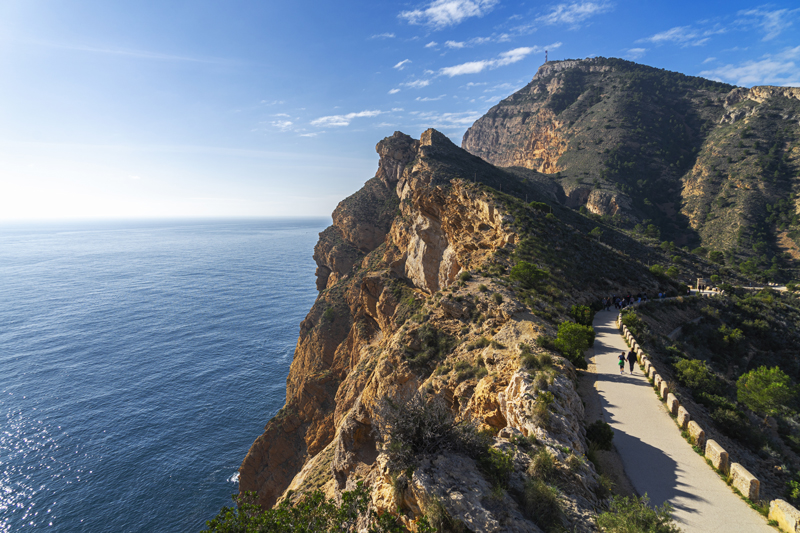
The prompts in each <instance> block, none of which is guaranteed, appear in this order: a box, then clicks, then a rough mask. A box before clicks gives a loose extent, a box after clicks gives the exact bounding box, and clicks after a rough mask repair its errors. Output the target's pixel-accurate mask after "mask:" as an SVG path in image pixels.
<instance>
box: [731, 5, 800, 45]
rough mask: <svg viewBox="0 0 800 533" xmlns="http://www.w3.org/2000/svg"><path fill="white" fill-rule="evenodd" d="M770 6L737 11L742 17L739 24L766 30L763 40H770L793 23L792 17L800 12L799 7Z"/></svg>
mask: <svg viewBox="0 0 800 533" xmlns="http://www.w3.org/2000/svg"><path fill="white" fill-rule="evenodd" d="M767 7H769V6H760V7H757V8H756V9H747V10H742V11H739V12H738V13H737V15H739V16H740V17H746V18H742V19H738V20H737V21H736V24H737V25H740V26H753V27H756V28H759V29H760V30H761V31H763V32H764V38H763V39H762V40H764V41H769V40H772V39H774V38H775V37H777V36H778V35H780V34H781V32H783V31H784V30H785V29H787V28H789V27H790V26H791V25H792V18H793V17H794V16H795V15H797V14H798V13H800V8H798V9H774V10H772V11H770V10H768V9H767Z"/></svg>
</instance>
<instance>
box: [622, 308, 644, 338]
mask: <svg viewBox="0 0 800 533" xmlns="http://www.w3.org/2000/svg"><path fill="white" fill-rule="evenodd" d="M622 324H623V325H624V326H625V327H627V328H628V329H629V330H630V332H631V334H632V335H633V336H634V337H637V338H640V337H641V336H642V335H644V332H645V323H644V321H643V320H642V319H641V318H639V315H637V314H636V312H635V311H631V310H628V311H623V312H622Z"/></svg>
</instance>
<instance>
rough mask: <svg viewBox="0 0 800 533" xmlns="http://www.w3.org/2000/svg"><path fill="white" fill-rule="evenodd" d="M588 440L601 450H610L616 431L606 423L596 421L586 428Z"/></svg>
mask: <svg viewBox="0 0 800 533" xmlns="http://www.w3.org/2000/svg"><path fill="white" fill-rule="evenodd" d="M586 439H587V440H588V441H589V442H590V443H591V444H593V445H595V446H596V447H597V448H599V449H601V450H610V449H611V443H612V441H613V440H614V430H613V429H611V426H610V425H608V424H607V423H606V422H604V421H602V420H596V421H595V422H592V423H591V424H589V425H588V426H587V427H586Z"/></svg>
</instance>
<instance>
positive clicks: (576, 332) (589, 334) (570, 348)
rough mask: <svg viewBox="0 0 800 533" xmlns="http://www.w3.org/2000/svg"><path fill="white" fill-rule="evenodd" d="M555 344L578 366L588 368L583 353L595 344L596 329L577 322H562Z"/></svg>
mask: <svg viewBox="0 0 800 533" xmlns="http://www.w3.org/2000/svg"><path fill="white" fill-rule="evenodd" d="M555 344H556V347H557V348H558V350H559V351H560V352H561V353H562V354H564V355H565V356H566V357H567V358H568V359H569V360H570V362H571V363H572V364H573V365H575V367H576V368H584V369H585V368H588V366H589V365H588V364H587V363H586V359H585V358H584V356H583V353H584V352H585V351H586V350H588V349H589V348H590V347H591V346H592V345H593V344H594V329H592V327H591V326H582V325H580V324H576V323H575V322H562V323H561V324H559V325H558V335H557V336H556V342H555Z"/></svg>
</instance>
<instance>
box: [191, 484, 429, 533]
mask: <svg viewBox="0 0 800 533" xmlns="http://www.w3.org/2000/svg"><path fill="white" fill-rule="evenodd" d="M233 500H234V502H235V503H236V505H235V506H234V507H223V508H222V510H221V511H220V512H219V513H218V514H217V516H216V517H214V518H213V519H212V520H209V521H207V522H206V528H207V529H205V530H204V531H205V532H209V533H212V532H213V533H234V532H242V533H245V532H250V531H253V532H255V531H258V532H259V533H282V532H285V531H293V532H296V533H317V532H339V531H343V532H355V531H362V528H364V525H365V524H367V525H368V526H369V531H373V532H375V533H378V532H381V533H390V532H391V533H400V532H406V531H408V530H407V529H406V528H405V527H403V525H402V523H401V522H400V521H399V520H398V518H397V517H396V516H395V515H393V514H392V513H383V514H382V515H380V516H379V515H378V514H377V512H375V511H374V510H370V509H369V504H370V495H369V490H368V489H367V488H365V487H364V486H363V485H362V484H361V482H360V481H359V482H358V485H357V488H356V489H355V490H352V491H345V492H343V493H342V498H341V503H337V502H336V501H335V500H333V499H327V498H325V495H324V494H323V493H322V492H321V491H314V492H311V493H308V494H305V495H304V496H303V497H302V498H301V499H300V500H298V501H296V502H294V503H292V502H291V499H290V498H287V499H285V500H284V501H282V502H281V503H280V504H278V505H277V506H276V507H273V508H272V509H263V508H262V507H261V506H260V505H258V503H257V502H258V495H257V494H256V493H255V492H246V493H244V494H243V495H233ZM421 522H422V523H423V529H422V530H421V531H425V532H428V533H432V532H433V531H434V529H432V528H431V527H430V525H429V523H428V519H427V518H426V517H423V519H422V520H421Z"/></svg>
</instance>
